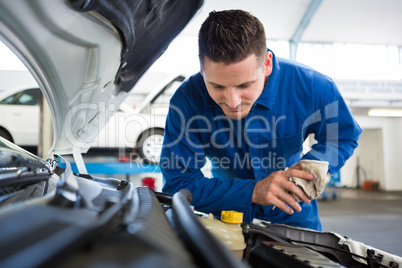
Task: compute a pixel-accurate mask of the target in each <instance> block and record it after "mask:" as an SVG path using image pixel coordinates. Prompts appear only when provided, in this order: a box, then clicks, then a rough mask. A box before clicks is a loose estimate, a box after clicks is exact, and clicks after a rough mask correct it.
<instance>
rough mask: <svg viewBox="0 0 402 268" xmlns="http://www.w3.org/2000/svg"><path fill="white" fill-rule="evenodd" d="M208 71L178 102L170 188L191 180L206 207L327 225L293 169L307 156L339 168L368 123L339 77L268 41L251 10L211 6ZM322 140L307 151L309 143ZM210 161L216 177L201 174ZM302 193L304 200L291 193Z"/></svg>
mask: <svg viewBox="0 0 402 268" xmlns="http://www.w3.org/2000/svg"><path fill="white" fill-rule="evenodd" d="M198 42H199V44H198V45H199V60H200V66H201V71H200V72H199V73H197V74H195V75H193V76H191V77H190V78H189V79H188V80H186V81H185V82H184V83H183V84H182V85H181V86H180V87H179V89H178V90H177V91H176V92H175V94H174V96H173V97H172V99H171V101H170V108H169V114H168V117H167V121H166V128H165V138H164V144H163V149H162V155H161V160H160V167H161V170H162V173H163V177H164V186H163V191H164V192H167V193H171V194H173V193H175V192H177V191H179V190H180V189H183V188H186V189H188V190H190V192H191V193H192V194H193V200H192V202H191V204H192V205H193V206H194V208H195V209H196V210H198V211H202V212H205V213H213V214H214V215H215V216H218V217H219V216H220V213H221V211H222V210H235V211H238V212H243V214H244V216H243V217H244V221H246V222H251V221H252V220H253V219H254V218H258V219H263V220H267V221H270V222H272V223H284V224H288V225H292V226H298V227H305V228H311V229H315V230H321V223H320V219H319V216H318V207H317V200H309V199H308V198H307V196H306V194H305V193H304V192H303V190H302V189H301V188H300V187H298V186H296V185H295V184H294V183H292V182H290V181H289V178H290V177H298V178H301V179H305V180H312V179H313V178H314V176H313V175H312V174H310V173H307V172H305V171H302V170H301V168H300V167H299V166H296V167H294V168H290V169H289V168H288V167H291V166H292V165H293V164H295V163H297V162H298V161H299V160H300V159H311V160H319V161H327V162H329V168H328V171H329V173H331V174H334V173H335V172H337V171H338V170H339V169H340V168H341V167H342V166H343V165H344V163H345V161H346V160H347V159H348V158H349V157H350V156H351V155H352V153H353V151H354V149H355V148H356V147H357V140H358V137H359V135H360V134H361V132H362V130H361V129H360V127H359V126H358V125H357V123H356V122H355V120H354V119H353V117H352V115H351V113H350V111H349V110H348V108H347V106H346V104H345V102H344V100H343V99H342V97H341V94H340V93H339V91H338V89H337V87H336V85H335V83H334V82H333V81H332V79H330V78H329V77H327V76H325V75H323V74H321V73H319V72H317V71H315V70H313V69H311V68H309V67H307V66H304V65H302V64H300V63H297V62H294V61H290V60H287V59H281V58H278V57H276V56H275V54H274V53H273V52H272V51H271V50H269V49H267V47H266V37H265V32H264V28H263V25H262V24H261V22H260V21H259V20H258V19H257V18H256V17H254V16H253V15H251V14H250V13H248V12H245V11H242V10H226V11H220V12H215V11H213V12H211V13H210V14H209V16H208V18H207V19H206V20H205V22H204V23H203V24H202V26H201V29H200V31H199V36H198ZM309 134H314V138H315V140H316V141H317V143H316V144H314V145H313V146H312V147H311V150H310V151H308V152H307V153H305V154H304V155H302V151H303V142H304V140H305V139H306V138H307V137H308V136H309ZM207 159H209V160H210V165H211V172H212V178H210V177H211V176H209V177H206V176H205V175H204V173H203V170H202V168H203V166H204V165H205V163H206V161H207ZM291 193H293V194H295V195H296V196H298V197H299V198H300V200H302V202H296V201H295V199H294V198H293V197H292V196H291V195H290V194H291Z"/></svg>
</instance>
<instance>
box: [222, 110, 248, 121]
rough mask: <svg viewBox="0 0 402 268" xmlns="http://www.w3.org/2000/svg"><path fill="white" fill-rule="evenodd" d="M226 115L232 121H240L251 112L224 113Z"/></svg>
mask: <svg viewBox="0 0 402 268" xmlns="http://www.w3.org/2000/svg"><path fill="white" fill-rule="evenodd" d="M224 113H225V115H226V116H227V117H229V118H230V119H232V120H240V119H243V118H245V117H246V116H247V115H248V113H249V111H246V112H245V111H240V112H228V111H224Z"/></svg>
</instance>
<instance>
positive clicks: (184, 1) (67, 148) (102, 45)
mask: <svg viewBox="0 0 402 268" xmlns="http://www.w3.org/2000/svg"><path fill="white" fill-rule="evenodd" d="M202 3H203V0H191V1H190V0H180V1H178V0H157V1H156V0H153V1H152V0H149V1H143V0H124V1H123V0H98V1H91V0H55V1H47V0H16V1H7V0H1V1H0V37H1V39H2V41H3V42H4V43H5V44H6V45H7V46H8V47H10V49H11V50H12V51H13V52H14V53H15V54H16V55H17V56H18V57H19V58H20V59H21V60H22V61H23V62H24V64H25V65H26V66H27V68H28V69H29V70H30V71H31V73H32V74H33V76H34V77H35V79H36V80H37V82H38V84H39V86H40V88H41V90H42V92H43V93H44V96H45V98H46V100H47V102H48V104H49V107H50V110H51V113H52V117H53V124H54V143H53V146H52V148H51V151H50V153H57V154H70V153H72V151H73V148H77V149H79V150H80V151H81V152H85V151H87V150H88V149H89V146H90V144H91V143H92V142H93V141H94V139H95V138H96V137H97V135H98V133H99V132H100V130H102V128H103V127H104V126H105V124H106V123H107V121H108V119H109V118H110V116H111V115H112V114H113V113H114V112H115V111H116V110H117V108H118V107H119V106H120V104H121V103H122V102H123V101H124V99H125V98H126V96H127V94H128V93H129V92H130V90H131V89H132V88H133V86H134V85H135V84H136V83H137V81H138V80H139V79H140V77H141V76H142V75H143V74H144V73H145V72H146V70H147V69H148V68H149V67H150V66H151V65H152V63H153V62H154V61H156V60H157V59H158V58H159V56H160V55H161V54H162V53H163V52H164V51H165V50H166V48H167V46H168V45H169V43H170V42H171V41H172V40H173V39H174V37H175V36H176V35H178V34H179V33H180V31H181V30H182V29H183V28H184V27H185V26H186V25H187V23H188V22H189V21H190V19H191V18H192V17H193V16H194V14H195V13H196V12H197V10H198V9H199V8H200V7H201V5H202Z"/></svg>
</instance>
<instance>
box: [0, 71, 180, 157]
mask: <svg viewBox="0 0 402 268" xmlns="http://www.w3.org/2000/svg"><path fill="white" fill-rule="evenodd" d="M183 80H184V76H180V75H179V76H176V75H169V76H167V77H166V78H165V79H164V81H162V83H161V85H159V86H157V87H155V88H154V89H153V90H152V91H151V92H150V93H149V94H148V95H147V96H146V97H145V98H144V99H143V100H142V101H141V102H140V104H139V105H138V106H137V107H136V108H132V107H130V106H129V105H128V104H126V103H123V104H122V105H121V106H120V107H119V108H118V109H117V111H116V112H114V114H113V116H111V117H110V119H109V121H108V123H107V124H106V126H105V127H104V128H103V129H102V130H101V131H100V132H99V136H98V137H97V138H96V140H94V141H93V142H92V143H91V144H90V145H89V147H90V148H131V149H133V150H134V153H135V155H138V156H139V157H140V158H141V159H143V160H144V161H145V162H147V163H157V162H158V160H159V158H160V151H161V148H162V143H163V134H164V128H165V121H166V114H167V103H163V102H162V103H161V102H158V98H160V97H161V96H162V95H163V94H164V93H165V92H166V91H172V89H173V90H175V89H176V88H173V86H177V83H176V82H179V83H181V82H182V81H183ZM41 99H42V93H41V91H40V89H39V87H38V86H37V85H25V86H19V87H15V88H10V89H6V90H3V91H0V136H1V137H4V138H6V139H7V140H9V141H11V142H13V143H15V144H17V145H19V146H23V147H27V148H35V147H37V146H38V144H39V127H40V122H39V121H40V119H39V117H40V102H41ZM165 102H166V100H165ZM99 105H102V104H99ZM88 109H91V108H89V107H88ZM107 109H109V110H110V111H112V110H116V107H113V106H111V107H107ZM100 110H101V109H100ZM71 142H75V143H77V144H78V146H79V145H80V144H81V141H80V140H72V141H71ZM81 145H82V146H83V147H88V144H86V143H85V144H81ZM131 149H130V150H131Z"/></svg>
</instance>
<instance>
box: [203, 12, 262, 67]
mask: <svg viewBox="0 0 402 268" xmlns="http://www.w3.org/2000/svg"><path fill="white" fill-rule="evenodd" d="M266 51H267V46H266V38H265V31H264V26H263V25H262V23H261V22H260V21H259V20H258V19H257V18H256V17H254V16H253V15H251V14H250V13H249V12H246V11H243V10H225V11H219V12H216V11H212V12H211V13H209V16H208V18H207V19H206V20H205V21H204V23H203V24H202V25H201V29H200V32H199V34H198V57H199V59H200V63H201V65H202V66H203V65H204V59H205V57H208V58H209V59H211V60H212V61H214V62H223V63H225V64H231V63H236V62H239V61H242V60H244V59H245V58H247V57H248V56H250V55H252V54H255V55H256V56H257V59H258V61H259V62H260V63H261V64H262V63H263V62H264V59H265V54H266Z"/></svg>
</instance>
